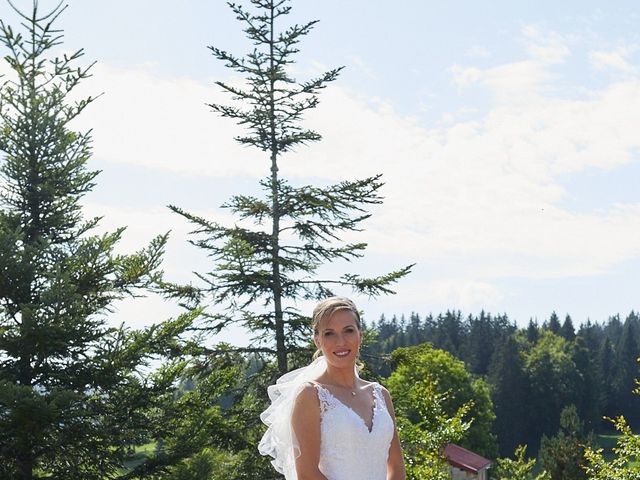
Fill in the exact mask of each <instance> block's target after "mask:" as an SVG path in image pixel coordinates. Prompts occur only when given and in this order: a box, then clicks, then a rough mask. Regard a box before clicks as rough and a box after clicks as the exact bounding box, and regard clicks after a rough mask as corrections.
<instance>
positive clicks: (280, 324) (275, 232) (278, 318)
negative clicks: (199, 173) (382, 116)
mask: <svg viewBox="0 0 640 480" xmlns="http://www.w3.org/2000/svg"><path fill="white" fill-rule="evenodd" d="M270 15H271V21H270V32H269V34H270V39H269V59H270V77H271V78H270V79H269V122H270V137H271V139H270V140H271V142H270V143H271V215H272V219H273V229H272V231H271V273H272V276H273V278H272V280H271V281H272V285H273V286H272V290H273V310H274V312H273V313H274V324H275V334H276V356H277V360H278V371H279V372H280V374H282V375H284V374H285V373H287V370H288V365H287V348H286V345H285V338H284V318H283V315H282V284H281V282H280V261H279V256H280V199H279V196H278V145H277V139H276V119H275V92H274V90H275V78H274V77H275V75H274V73H275V72H274V62H273V58H274V51H273V45H274V43H273V21H274V7H273V4H271V11H270Z"/></svg>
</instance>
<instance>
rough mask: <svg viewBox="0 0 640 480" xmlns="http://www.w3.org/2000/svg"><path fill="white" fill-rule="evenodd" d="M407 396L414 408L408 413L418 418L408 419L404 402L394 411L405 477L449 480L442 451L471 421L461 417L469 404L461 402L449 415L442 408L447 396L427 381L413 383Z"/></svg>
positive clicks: (411, 479)
mask: <svg viewBox="0 0 640 480" xmlns="http://www.w3.org/2000/svg"><path fill="white" fill-rule="evenodd" d="M391 384H393V382H391ZM394 395H395V393H394ZM409 395H410V398H409V399H408V401H409V402H408V403H410V404H411V405H413V408H414V410H415V411H414V412H411V413H415V414H416V415H415V416H416V418H417V421H411V420H409V418H408V415H409V412H406V410H405V405H404V403H403V405H402V406H400V408H397V410H396V417H397V424H398V432H399V435H400V439H401V442H402V445H403V448H404V454H405V466H406V470H407V478H409V479H410V480H448V479H449V478H450V468H449V464H448V463H447V461H446V458H445V457H444V455H443V453H442V452H443V450H444V447H445V446H446V445H447V444H448V443H451V442H456V441H458V440H460V439H461V438H462V436H463V435H464V432H465V431H467V430H468V429H469V426H470V423H469V422H467V421H465V420H464V418H465V416H466V415H467V414H468V411H469V405H463V406H462V407H460V408H459V409H458V411H456V412H455V414H454V415H453V416H448V415H447V414H446V413H445V412H444V410H443V408H442V404H443V402H444V401H445V400H446V396H445V395H443V394H441V393H438V392H437V391H436V386H435V384H434V383H430V382H421V383H420V384H418V385H416V386H415V388H412V389H411V391H410V392H409Z"/></svg>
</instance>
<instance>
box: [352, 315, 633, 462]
mask: <svg viewBox="0 0 640 480" xmlns="http://www.w3.org/2000/svg"><path fill="white" fill-rule="evenodd" d="M367 327H368V328H369V330H370V332H371V333H373V334H372V335H370V338H369V340H368V342H367V344H366V346H365V347H364V348H363V359H364V361H365V364H366V366H367V368H368V369H369V370H370V371H371V372H372V373H373V374H374V375H377V376H381V377H386V376H388V375H389V374H390V373H391V370H392V369H393V365H391V364H390V362H389V361H388V360H387V358H388V357H387V354H390V353H391V352H393V351H394V350H395V349H397V348H399V347H406V346H413V345H418V344H421V343H425V342H428V343H430V344H432V345H433V346H434V347H435V348H438V349H442V350H445V351H447V352H449V353H451V354H452V355H454V356H455V357H457V358H458V359H460V360H462V361H463V362H464V363H465V365H466V368H467V369H468V370H469V372H471V373H472V374H473V375H475V376H477V377H481V378H483V379H484V380H486V381H487V382H488V384H489V385H490V388H491V397H492V400H493V406H494V411H495V414H496V419H495V421H494V433H495V434H496V435H497V437H498V447H499V453H500V456H508V455H511V454H513V452H514V450H515V448H516V447H517V446H518V445H519V444H526V445H528V446H529V452H530V453H535V452H537V450H538V448H539V444H540V439H541V437H542V436H543V435H546V436H551V435H553V434H555V433H556V432H557V431H558V427H559V422H560V413H561V411H562V409H563V408H564V407H565V406H568V405H571V404H573V405H575V406H576V408H577V412H578V414H579V417H580V419H581V420H582V421H583V422H584V424H585V427H586V428H587V429H589V430H593V431H594V432H604V431H606V430H607V429H610V428H611V427H610V423H608V422H605V421H603V419H602V417H603V416H611V417H613V416H617V415H624V416H625V417H626V418H627V420H628V421H629V423H630V424H631V426H632V427H634V428H637V427H638V426H639V425H640V397H638V396H637V395H634V394H633V393H632V390H634V388H635V387H636V383H635V379H636V378H638V377H640V373H639V368H638V362H637V359H638V357H640V348H639V345H640V317H639V316H638V314H637V313H635V312H633V311H632V312H631V313H630V314H629V315H628V316H627V317H626V318H625V319H624V320H622V319H621V318H620V316H619V315H615V316H612V317H610V318H609V319H608V320H607V321H606V322H603V323H599V322H595V323H592V322H591V321H587V322H586V323H584V324H582V325H580V326H579V328H578V329H577V330H576V328H575V327H574V324H573V321H572V319H571V317H570V316H568V315H567V316H566V317H565V318H564V320H561V319H560V318H559V317H558V315H557V314H556V313H555V312H554V313H552V314H551V316H550V318H549V319H548V320H545V321H544V322H543V323H542V324H539V323H538V322H536V321H533V320H530V321H529V325H528V326H527V327H526V328H518V327H517V325H516V324H515V322H513V321H511V320H510V319H509V318H508V317H507V315H498V316H493V315H491V314H490V313H485V312H481V313H480V314H479V315H477V316H472V315H469V316H467V317H464V316H463V314H462V313H461V312H460V311H448V312H446V313H444V314H440V315H438V316H437V317H434V316H433V315H428V316H426V317H424V318H423V317H421V316H420V315H419V314H417V313H411V314H410V315H409V316H408V317H406V316H404V315H402V316H400V317H397V316H393V317H391V318H387V317H386V316H384V315H383V316H381V317H380V319H379V320H378V321H377V322H373V323H372V324H370V325H368V326H367Z"/></svg>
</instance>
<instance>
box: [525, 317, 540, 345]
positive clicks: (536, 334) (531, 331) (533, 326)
mask: <svg viewBox="0 0 640 480" xmlns="http://www.w3.org/2000/svg"><path fill="white" fill-rule="evenodd" d="M538 338H540V330H539V328H538V322H534V321H533V318H530V319H529V325H528V326H527V340H528V341H529V343H531V344H532V345H534V344H535V343H536V342H537V341H538Z"/></svg>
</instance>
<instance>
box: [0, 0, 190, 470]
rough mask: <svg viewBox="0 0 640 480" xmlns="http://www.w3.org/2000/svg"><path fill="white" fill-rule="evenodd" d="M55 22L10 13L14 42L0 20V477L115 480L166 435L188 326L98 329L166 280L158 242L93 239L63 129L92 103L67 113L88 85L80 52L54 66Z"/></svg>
mask: <svg viewBox="0 0 640 480" xmlns="http://www.w3.org/2000/svg"><path fill="white" fill-rule="evenodd" d="M63 10H64V7H62V6H61V5H59V6H58V7H56V8H55V9H53V10H52V11H50V12H48V13H45V14H42V13H41V12H40V11H39V10H38V3H37V2H34V3H33V9H32V11H31V12H30V13H29V14H24V13H22V12H20V11H18V10H15V13H16V15H17V16H18V17H19V18H20V20H21V25H22V30H21V31H15V30H14V29H13V28H12V27H11V26H10V25H8V24H6V23H5V22H4V21H2V20H0V43H1V44H2V45H3V46H4V48H5V51H6V54H5V56H4V60H5V61H6V62H7V64H8V66H9V70H10V72H9V74H8V76H7V78H6V79H5V81H4V83H2V85H1V86H0V153H1V154H2V157H1V162H0V174H1V175H2V178H3V183H2V185H1V190H0V272H2V274H1V275H0V477H1V478H13V479H18V480H21V479H32V478H56V479H79V478H82V479H86V480H90V479H101V480H102V479H104V478H106V477H109V478H116V476H117V474H118V472H119V471H120V468H121V466H122V464H123V461H124V459H125V458H126V457H127V456H128V455H129V454H130V451H131V449H132V448H133V446H135V445H139V444H143V443H147V441H148V436H149V435H150V434H151V432H153V430H154V429H155V428H157V426H158V424H159V423H162V421H163V415H162V407H163V406H164V405H165V404H166V401H167V398H169V397H171V396H172V392H173V389H174V387H175V384H176V382H177V379H178V377H179V376H180V375H181V373H182V372H183V370H184V368H185V363H184V362H183V361H181V360H180V358H177V357H176V356H175V355H176V354H177V353H179V352H180V351H182V350H183V349H184V348H186V347H187V344H188V342H185V341H184V340H182V339H181V338H180V336H181V334H182V333H183V332H184V331H185V330H186V328H187V327H188V326H189V325H190V324H191V323H192V321H193V317H194V316H195V315H197V311H194V312H190V313H188V314H185V315H182V316H180V317H178V318H176V319H174V320H170V321H167V322H164V323H162V324H159V325H155V326H152V327H149V328H147V329H144V330H140V331H135V330H130V329H127V328H125V327H124V326H120V327H110V326H108V324H107V322H106V315H107V314H108V313H109V312H110V309H111V308H112V306H113V302H114V301H116V300H119V299H122V298H125V297H130V296H136V295H139V294H140V292H141V291H142V290H141V289H146V288H150V287H153V286H154V285H155V284H156V283H157V282H159V281H160V280H161V278H162V272H161V270H160V262H161V258H162V254H163V250H164V246H165V243H166V240H167V237H166V235H160V236H158V237H156V238H155V239H154V240H152V241H151V243H150V244H149V245H148V246H147V247H146V248H143V249H141V250H140V251H138V252H136V253H133V254H116V253H115V252H114V249H115V247H116V245H117V244H118V242H119V240H120V238H121V236H122V233H123V230H124V229H119V230H117V231H115V232H112V233H107V234H103V235H95V234H93V235H91V230H92V229H93V228H94V227H95V226H96V225H97V224H98V221H99V219H90V220H88V221H85V220H84V219H83V217H82V212H81V206H80V200H81V198H82V197H83V195H84V194H85V193H87V192H88V191H90V190H91V188H92V187H93V185H94V183H93V182H94V179H95V177H96V175H97V174H98V172H95V171H90V170H88V169H87V166H86V164H87V161H88V160H89V158H90V156H91V137H90V135H89V133H88V132H85V133H80V132H74V131H72V130H70V124H71V122H73V121H74V120H75V119H76V118H77V117H78V115H80V114H81V113H82V111H83V110H84V109H85V108H86V107H87V106H88V105H89V104H90V103H91V102H92V101H93V99H92V98H91V97H90V98H86V99H82V100H78V101H75V102H70V101H69V100H68V96H69V95H70V94H72V93H75V92H73V90H74V88H75V87H76V86H77V85H78V84H79V82H81V81H82V80H84V79H85V78H87V77H88V76H89V68H90V67H78V66H77V65H76V64H77V61H78V60H79V59H80V57H81V56H82V51H81V50H80V51H77V52H75V53H71V54H65V55H63V56H62V58H59V57H53V58H52V57H51V56H50V53H51V50H52V49H53V48H55V47H57V46H58V45H60V44H61V41H62V34H61V33H60V31H59V30H56V29H55V28H54V23H55V22H56V21H57V19H58V17H59V15H60V14H61V13H62V11H63ZM158 361H161V362H162V368H160V369H158V370H153V369H152V368H151V366H150V365H151V362H158Z"/></svg>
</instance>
